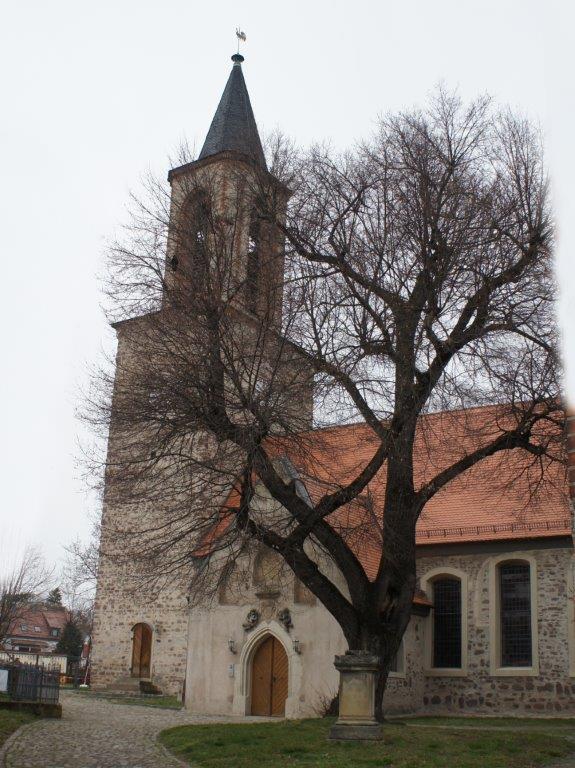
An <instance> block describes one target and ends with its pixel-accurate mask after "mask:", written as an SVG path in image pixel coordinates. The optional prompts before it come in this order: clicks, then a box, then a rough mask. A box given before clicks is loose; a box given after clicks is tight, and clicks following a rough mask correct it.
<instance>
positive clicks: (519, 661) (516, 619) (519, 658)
mask: <svg viewBox="0 0 575 768" xmlns="http://www.w3.org/2000/svg"><path fill="white" fill-rule="evenodd" d="M499 599H500V606H501V665H502V666H503V667H530V666H531V664H532V658H533V654H532V638H531V578H530V570H529V563H506V564H505V565H501V566H499Z"/></svg>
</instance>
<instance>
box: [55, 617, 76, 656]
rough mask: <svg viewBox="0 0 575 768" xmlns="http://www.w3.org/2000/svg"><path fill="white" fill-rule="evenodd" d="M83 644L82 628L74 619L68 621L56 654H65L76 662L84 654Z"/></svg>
mask: <svg viewBox="0 0 575 768" xmlns="http://www.w3.org/2000/svg"><path fill="white" fill-rule="evenodd" d="M82 644H83V638H82V633H81V631H80V628H79V627H78V625H77V623H76V622H75V621H74V620H73V619H70V620H68V621H67V622H66V624H65V625H64V629H63V631H62V635H61V637H60V639H59V640H58V645H57V646H56V653H63V654H65V655H66V656H67V657H68V659H70V660H72V661H76V660H77V659H79V658H80V655H81V653H82Z"/></svg>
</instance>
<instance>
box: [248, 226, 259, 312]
mask: <svg viewBox="0 0 575 768" xmlns="http://www.w3.org/2000/svg"><path fill="white" fill-rule="evenodd" d="M260 229H261V228H260V221H259V219H258V217H257V215H256V214H255V213H254V214H252V217H251V219H250V228H249V231H248V253H247V260H246V309H247V310H248V311H249V312H252V313H253V314H256V312H257V308H258V296H259V289H260V271H261V264H260V260H261V253H260V235H261V231H260Z"/></svg>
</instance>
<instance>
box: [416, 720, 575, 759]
mask: <svg viewBox="0 0 575 768" xmlns="http://www.w3.org/2000/svg"><path fill="white" fill-rule="evenodd" d="M409 723H413V724H415V725H441V726H446V725H448V726H449V727H450V728H451V727H457V728H510V729H513V728H516V729H521V730H524V729H528V730H530V731H546V732H547V733H549V732H553V733H556V732H557V731H565V730H569V731H571V733H573V735H574V736H575V718H572V717H571V718H570V717H553V718H551V717H465V716H462V717H410V718H409ZM573 751H575V744H574V745H573Z"/></svg>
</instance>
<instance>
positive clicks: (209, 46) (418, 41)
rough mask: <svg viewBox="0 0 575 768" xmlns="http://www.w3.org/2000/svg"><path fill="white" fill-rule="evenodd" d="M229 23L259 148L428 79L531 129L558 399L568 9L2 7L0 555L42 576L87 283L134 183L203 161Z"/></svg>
mask: <svg viewBox="0 0 575 768" xmlns="http://www.w3.org/2000/svg"><path fill="white" fill-rule="evenodd" d="M238 24H239V25H241V27H242V28H243V29H244V30H245V31H246V33H247V35H248V42H247V44H246V45H245V46H244V49H243V53H244V55H245V57H246V62H245V64H244V74H245V77H246V80H247V84H248V88H249V91H250V96H251V100H252V105H253V108H254V111H255V115H256V119H257V121H258V124H259V127H260V131H261V132H262V133H264V132H265V131H267V130H271V129H273V128H275V127H276V126H279V127H280V128H281V129H282V130H283V131H284V132H285V133H287V134H288V135H291V136H292V137H293V138H294V139H296V140H297V141H298V142H299V143H304V144H305V143H308V142H311V141H313V140H321V139H331V140H332V141H333V143H334V144H335V145H337V146H340V147H344V146H346V145H349V144H350V143H352V142H353V141H354V140H355V139H358V138H361V137H362V136H365V135H366V134H368V133H369V132H370V130H371V128H372V126H373V123H374V119H375V118H376V117H377V115H378V114H379V113H382V112H385V111H387V110H392V111H393V110H398V109H402V108H405V107H410V106H413V105H416V104H421V103H422V102H423V101H424V99H425V97H426V95H427V94H428V93H429V91H430V90H432V89H433V87H434V86H435V85H436V84H437V83H438V82H440V81H443V82H445V84H446V85H447V86H448V87H458V88H459V89H460V92H461V93H462V95H463V96H464V97H465V98H473V97H475V96H477V95H478V94H480V93H483V92H489V93H491V94H492V95H493V96H495V97H496V98H497V99H498V100H499V101H500V102H502V103H509V104H511V105H512V106H514V107H517V108H519V109H522V110H524V111H526V112H527V113H528V114H529V115H530V116H531V117H532V119H534V120H537V121H539V122H541V124H542V126H543V127H544V130H545V132H546V134H547V136H548V138H549V146H550V158H551V160H552V163H553V164H552V171H553V177H554V181H555V191H556V210H557V214H558V219H559V232H560V244H559V251H558V256H557V264H558V272H559V280H560V285H561V288H562V295H561V302H560V317H561V322H562V326H563V329H564V335H565V339H566V341H565V352H566V359H567V365H568V369H569V371H568V372H569V375H570V380H569V389H570V393H571V397H572V398H573V399H575V311H574V309H573V307H574V306H575V260H574V257H573V253H574V250H575V193H574V192H573V188H572V181H573V179H575V161H574V157H575V155H574V150H573V147H572V142H573V140H574V138H575V136H574V134H573V125H574V124H575V100H574V90H573V73H574V72H575V62H574V60H573V50H574V48H575V45H574V44H575V35H574V32H573V30H574V28H575V15H574V14H573V11H571V3H570V2H569V0H564V1H563V2H561V1H560V0H556V2H546V3H542V2H540V0H537V1H535V0H497V2H492V1H491V0H481V1H480V2H479V1H478V2H473V1H472V0H433V1H432V2H431V1H430V0H403V2H401V1H400V2H398V1H397V0H379V1H377V0H354V2H349V1H348V2H337V1H335V0H332V2H329V1H328V0H314V2H311V1H310V0H307V1H306V2H301V0H290V2H287V3H272V2H270V1H269V0H267V1H266V0H251V1H250V0H234V1H232V2H230V1H229V0H219V2H217V3H214V2H212V3H206V2H197V1H196V0H155V1H152V0H113V1H112V0H100V1H99V2H98V3H94V2H87V0H73V2H72V1H70V2H66V1H65V0H51V1H50V2H46V0H27V1H23V2H14V1H13V2H10V3H9V4H8V3H6V4H5V5H4V6H3V9H2V14H1V20H0V71H1V72H2V75H3V78H2V80H3V82H2V87H1V89H0V114H1V117H0V220H1V222H2V229H1V232H2V235H1V240H0V243H1V246H0V248H1V264H2V271H1V272H0V275H1V283H0V287H1V291H2V294H1V297H2V300H1V301H0V328H1V340H2V346H1V353H0V360H1V361H2V368H3V370H2V375H1V376H0V404H1V408H2V418H1V421H0V425H1V427H0V429H1V432H0V434H1V438H2V439H1V441H0V553H2V552H4V553H6V552H7V551H10V550H13V549H14V548H15V547H22V546H24V545H25V544H27V543H39V544H41V545H42V546H43V548H44V551H45V553H46V555H47V556H48V558H49V559H50V560H54V561H55V560H57V559H58V558H59V557H60V556H61V554H62V551H61V544H62V543H66V542H68V541H70V540H71V539H72V538H74V537H75V536H76V535H81V536H83V537H86V536H87V534H88V531H89V528H90V524H89V522H88V519H87V511H88V507H89V504H90V500H89V498H88V497H87V496H86V494H85V493H84V491H83V486H82V482H81V480H80V478H79V471H78V469H77V468H76V459H77V457H78V449H77V439H78V436H79V435H80V434H81V427H80V425H79V424H78V422H77V421H76V420H75V417H74V409H75V406H76V404H77V401H78V389H79V387H80V386H81V385H82V383H83V382H84V381H85V379H86V370H87V366H88V365H89V364H90V363H94V362H95V361H97V359H98V356H99V354H100V350H101V348H102V345H103V344H108V345H109V343H110V338H111V336H110V332H109V331H108V329H107V328H106V325H105V322H104V319H103V316H102V313H101V311H100V295H99V284H98V280H97V277H96V275H97V272H98V270H99V269H101V259H102V252H103V248H104V245H105V240H106V239H107V238H109V237H111V236H112V235H113V233H114V230H115V228H116V227H117V226H118V224H119V223H120V222H121V221H122V219H123V217H124V212H125V206H126V204H127V202H128V192H129V190H131V189H135V188H137V187H138V184H139V182H140V179H141V176H142V175H143V173H145V172H146V171H147V170H148V169H150V168H151V169H152V170H154V171H155V172H158V173H164V172H167V170H168V161H167V156H168V155H169V154H173V153H174V151H175V149H176V148H177V146H178V144H179V143H180V141H181V140H182V139H183V138H185V137H186V138H188V139H189V141H190V143H191V144H192V145H193V144H194V143H195V144H196V146H197V147H200V146H201V143H202V142H203V139H204V137H205V134H206V132H207V129H208V127H209V123H210V120H211V118H212V116H213V113H214V111H215V108H216V106H217V103H218V100H219V98H220V95H221V92H222V90H223V87H224V84H225V81H226V79H227V77H228V74H229V70H230V66H231V62H230V55H231V54H232V53H234V51H235V36H234V30H235V28H236V26H237V25H238ZM92 504H93V502H92ZM1 557H2V555H0V558H1ZM1 569H2V563H1V562H0V570H1Z"/></svg>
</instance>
